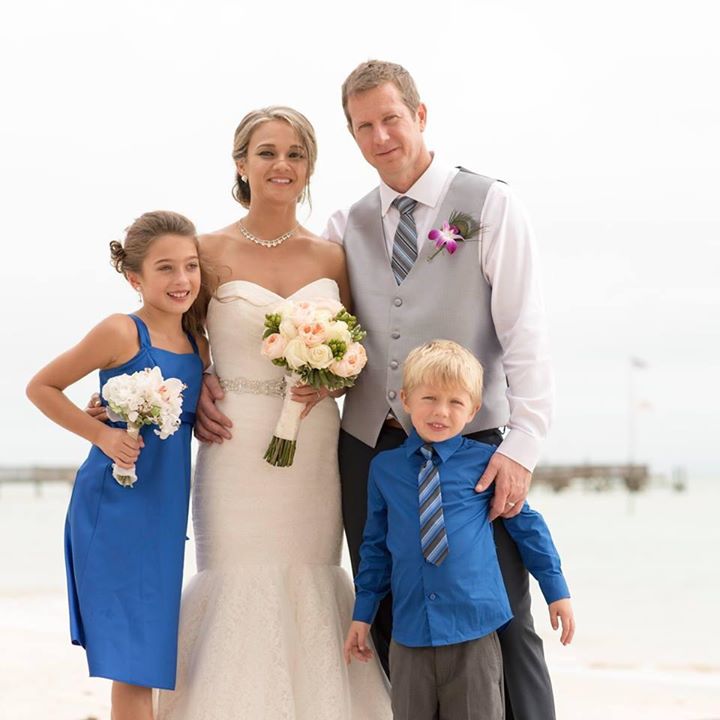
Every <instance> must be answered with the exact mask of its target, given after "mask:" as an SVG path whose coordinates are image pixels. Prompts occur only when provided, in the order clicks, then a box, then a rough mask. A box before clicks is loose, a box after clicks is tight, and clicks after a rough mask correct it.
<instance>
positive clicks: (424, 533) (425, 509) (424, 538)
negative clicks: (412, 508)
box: [418, 443, 448, 565]
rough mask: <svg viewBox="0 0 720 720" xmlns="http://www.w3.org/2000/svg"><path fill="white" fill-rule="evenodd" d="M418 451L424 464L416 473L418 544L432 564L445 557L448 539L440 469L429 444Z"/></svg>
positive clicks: (439, 561)
mask: <svg viewBox="0 0 720 720" xmlns="http://www.w3.org/2000/svg"><path fill="white" fill-rule="evenodd" d="M420 452H421V453H422V454H423V456H424V457H425V464H424V465H423V466H422V468H420V475H418V500H419V503H420V545H421V547H422V553H423V555H424V556H425V559H426V560H427V561H428V562H430V563H433V564H434V565H440V563H441V562H442V561H443V560H444V559H445V558H446V557H447V554H448V541H447V532H446V531H445V519H444V517H443V508H442V493H441V492H440V471H439V470H438V468H437V466H436V465H434V464H433V461H432V456H433V448H432V445H431V444H429V443H428V444H427V445H423V446H422V447H421V448H420Z"/></svg>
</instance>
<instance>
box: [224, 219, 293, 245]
mask: <svg viewBox="0 0 720 720" xmlns="http://www.w3.org/2000/svg"><path fill="white" fill-rule="evenodd" d="M237 226H238V228H240V232H241V233H242V234H243V235H244V236H245V237H246V238H247V239H248V240H252V241H253V242H254V243H255V244H256V245H262V246H263V247H267V248H272V247H277V246H278V245H282V244H283V243H284V242H285V241H286V240H287V239H288V238H289V237H292V236H293V235H294V234H295V231H296V230H297V229H298V227H299V225H296V226H295V227H294V228H293V229H292V230H288V231H287V232H286V233H283V234H282V235H279V236H278V237H276V238H275V239H274V240H263V239H262V238H259V237H257V235H253V234H252V233H251V232H250V231H249V230H248V229H247V228H246V227H245V226H244V225H243V224H242V221H241V220H238V221H237Z"/></svg>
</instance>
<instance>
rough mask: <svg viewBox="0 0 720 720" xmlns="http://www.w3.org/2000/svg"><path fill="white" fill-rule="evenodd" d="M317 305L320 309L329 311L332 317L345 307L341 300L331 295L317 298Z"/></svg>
mask: <svg viewBox="0 0 720 720" xmlns="http://www.w3.org/2000/svg"><path fill="white" fill-rule="evenodd" d="M315 305H316V306H317V308H318V309H319V310H326V311H328V312H329V313H330V316H331V317H335V316H336V315H337V314H338V313H339V312H340V311H341V310H342V309H343V305H342V303H341V302H339V301H337V300H335V299H334V298H329V297H323V298H317V299H316V300H315Z"/></svg>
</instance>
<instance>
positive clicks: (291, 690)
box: [158, 565, 391, 720]
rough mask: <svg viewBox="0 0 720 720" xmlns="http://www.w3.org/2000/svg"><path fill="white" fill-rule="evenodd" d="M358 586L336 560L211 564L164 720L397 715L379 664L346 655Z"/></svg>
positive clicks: (195, 601)
mask: <svg viewBox="0 0 720 720" xmlns="http://www.w3.org/2000/svg"><path fill="white" fill-rule="evenodd" d="M352 604H353V592H352V587H351V584H350V579H349V577H348V576H347V574H346V573H345V571H344V570H343V569H342V568H339V567H336V566H332V565H297V566H272V565H245V566H238V567H236V568H235V569H233V570H226V569H223V570H205V571H203V572H200V573H198V575H196V576H195V577H194V578H193V580H192V581H191V582H190V584H189V585H188V587H187V589H186V591H185V595H184V597H183V606H182V613H181V619H180V635H181V637H182V638H183V642H182V644H181V647H180V654H179V658H178V682H177V690H175V691H174V692H170V691H162V692H160V696H159V708H158V720H229V719H230V718H232V719H233V720H264V719H266V720H389V719H390V717H391V712H390V700H389V691H388V687H387V682H386V680H385V678H384V675H383V673H382V671H381V670H380V668H379V665H378V664H377V663H376V662H371V663H367V664H363V663H359V662H356V661H355V662H353V663H351V665H350V666H349V667H348V666H346V665H345V661H344V659H343V655H342V647H343V642H344V640H345V634H346V632H347V628H348V627H349V624H350V618H351V613H352Z"/></svg>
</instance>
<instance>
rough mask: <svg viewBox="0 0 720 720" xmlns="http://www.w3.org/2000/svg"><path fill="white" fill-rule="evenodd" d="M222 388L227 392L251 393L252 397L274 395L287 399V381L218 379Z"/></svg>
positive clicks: (242, 378)
mask: <svg viewBox="0 0 720 720" xmlns="http://www.w3.org/2000/svg"><path fill="white" fill-rule="evenodd" d="M218 380H219V381H220V387H221V388H222V389H223V390H224V391H225V392H228V391H231V392H236V393H250V394H251V395H274V396H276V397H285V380H284V378H278V379H276V380H250V379H249V378H245V377H236V378H218Z"/></svg>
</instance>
